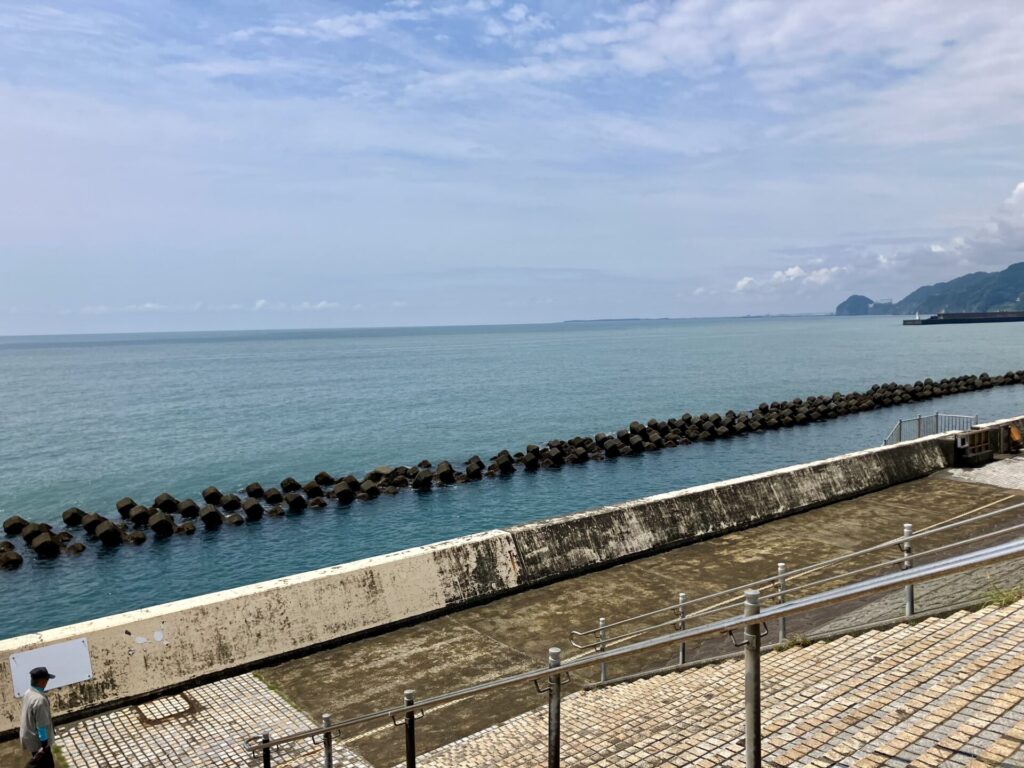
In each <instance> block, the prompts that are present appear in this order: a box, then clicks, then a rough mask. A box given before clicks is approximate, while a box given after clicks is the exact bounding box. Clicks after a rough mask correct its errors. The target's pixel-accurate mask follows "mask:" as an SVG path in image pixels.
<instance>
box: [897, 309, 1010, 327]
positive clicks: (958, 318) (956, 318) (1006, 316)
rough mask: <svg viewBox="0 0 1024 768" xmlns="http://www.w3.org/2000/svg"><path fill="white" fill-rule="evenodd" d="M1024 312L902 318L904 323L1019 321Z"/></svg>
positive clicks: (951, 314) (946, 314)
mask: <svg viewBox="0 0 1024 768" xmlns="http://www.w3.org/2000/svg"><path fill="white" fill-rule="evenodd" d="M1021 321H1024V312H940V313H939V314H937V315H932V316H931V317H925V318H922V317H915V318H913V319H912V320H904V321H903V324H904V325H960V324H963V323H1019V322H1021Z"/></svg>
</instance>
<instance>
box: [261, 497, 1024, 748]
mask: <svg viewBox="0 0 1024 768" xmlns="http://www.w3.org/2000/svg"><path fill="white" fill-rule="evenodd" d="M1017 506H1020V505H1017ZM1021 555H1024V538H1017V539H1014V540H1013V541H1010V542H1005V543H1002V544H997V545H995V546H992V547H987V548H985V549H982V550H978V551H975V552H969V553H966V554H962V555H957V556H954V557H950V558H947V559H945V560H941V561H937V562H932V563H925V564H921V565H916V566H915V567H914V568H912V569H909V570H902V571H898V572H896V573H888V574H883V575H881V576H875V577H873V578H870V579H866V580H864V581H860V582H856V583H853V584H844V585H842V586H838V587H835V588H833V589H830V590H828V591H825V592H820V593H816V594H813V595H808V596H806V597H800V598H796V599H793V600H791V601H789V602H785V603H780V604H778V605H774V606H768V607H765V608H762V606H761V600H760V598H761V595H760V592H759V590H757V589H754V588H751V589H747V590H746V591H745V592H744V597H743V612H742V614H740V615H733V616H730V617H727V618H724V619H719V620H717V621H713V622H710V623H708V624H704V625H702V626H699V627H692V628H688V629H680V630H676V631H674V632H669V633H667V634H664V635H660V636H658V637H654V638H648V639H645V640H640V641H637V642H634V643H632V644H630V645H626V646H624V647H621V648H617V649H614V650H605V651H600V652H597V653H594V654H590V655H582V656H578V657H576V658H574V659H570V660H568V661H562V660H561V657H560V655H561V654H560V651H559V649H558V648H552V649H551V650H550V652H549V659H548V666H547V667H543V668H539V669H533V670H530V671H527V672H520V673H517V674H514V675H508V676H505V677H501V678H496V679H494V680H489V681H487V682H483V683H477V684H476V685H471V686H467V687H465V688H460V689H458V690H455V691H449V692H447V693H442V694H439V695H435V696H429V697H427V698H425V699H422V700H420V701H418V702H416V701H414V700H413V693H412V691H406V692H405V696H404V700H403V704H402V705H401V706H398V707H394V708H391V709H383V710H380V711H377V712H371V713H368V714H365V715H360V716H358V717H352V718H348V719H346V720H343V721H341V722H338V723H333V724H326V725H324V726H323V727H321V728H311V729H308V730H305V731H300V732H298V733H292V734H289V735H287V736H281V737H277V738H271V734H270V733H264V734H263V735H262V736H254V737H251V738H249V739H246V741H245V746H246V748H247V749H249V750H251V751H252V752H253V754H254V755H257V754H261V755H262V758H263V766H264V768H272V756H273V750H274V749H275V748H277V747H280V746H282V745H285V744H290V743H293V742H296V741H300V740H306V739H316V738H317V737H324V736H326V735H327V734H333V733H335V732H337V731H339V730H342V729H344V728H350V727H352V726H356V725H361V724H364V723H369V722H374V721H377V720H387V719H390V720H391V721H392V722H394V723H395V724H396V725H398V724H400V723H404V725H405V738H406V766H408V767H409V768H415V765H416V753H415V723H416V716H417V712H419V713H422V712H423V711H425V710H426V709H427V708H429V707H437V706H439V705H442V704H447V703H450V702H454V701H458V700H460V699H466V698H470V697H472V696H476V695H479V694H482V693H486V692H489V691H494V690H497V689H500V688H506V687H509V686H514V685H523V684H526V683H532V684H534V686H536V687H537V690H538V691H541V692H545V693H547V694H548V766H549V768H555V767H556V766H558V764H559V762H558V761H559V749H560V744H561V735H560V734H561V731H560V699H561V687H562V685H563V684H564V683H565V681H566V680H567V677H566V676H567V675H569V674H571V673H573V672H575V671H577V670H581V669H585V668H587V667H592V666H596V665H600V664H606V663H608V662H610V661H617V660H620V659H624V658H626V657H628V656H633V655H635V654H639V653H644V652H647V651H651V650H655V649H661V648H668V647H671V646H678V645H679V644H680V643H684V642H687V641H694V640H699V639H703V638H708V637H714V636H721V635H725V634H730V635H734V633H736V632H737V631H740V630H742V631H743V638H744V639H743V642H742V643H737V645H742V646H743V648H744V651H743V652H744V658H745V672H744V690H745V696H744V709H745V717H746V733H747V738H746V741H745V744H746V746H745V749H746V756H747V766H748V768H759V766H760V765H761V728H760V716H761V705H760V641H761V638H762V637H763V636H764V633H765V632H766V631H767V622H769V621H772V620H781V619H783V618H788V617H792V616H796V615H799V614H803V613H807V612H809V611H812V610H816V609H819V608H824V607H828V606H831V605H836V604H839V603H842V602H846V601H849V600H855V599H859V598H865V597H870V596H873V595H877V594H881V593H884V592H890V591H892V590H897V589H900V588H904V587H907V586H911V585H914V584H918V583H920V582H922V581H928V580H929V579H934V578H938V577H940V576H947V575H953V574H958V573H963V572H965V571H969V570H972V569H974V568H978V567H980V566H983V565H988V564H992V563H997V562H1002V561H1006V560H1010V559H1013V558H1017V557H1020V556H1021ZM542 682H546V687H544V688H541V683H542ZM324 745H325V749H327V750H329V748H330V747H329V742H326V741H325V742H324ZM324 759H325V765H330V764H331V763H330V760H331V756H330V754H329V751H328V752H327V753H325V758H324Z"/></svg>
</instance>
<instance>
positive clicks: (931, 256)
mask: <svg viewBox="0 0 1024 768" xmlns="http://www.w3.org/2000/svg"><path fill="white" fill-rule="evenodd" d="M822 250H827V251H828V253H827V255H824V256H823V255H818V256H814V257H813V258H808V259H806V260H805V261H804V263H803V264H794V265H792V266H789V267H785V268H783V269H778V270H775V271H773V272H772V273H771V274H770V275H769V276H768V277H766V278H765V279H761V280H759V279H756V278H752V277H744V278H742V279H741V280H740V281H739V282H738V283H737V284H736V287H735V291H736V292H748V293H749V292H750V291H753V290H757V291H760V292H764V293H772V292H776V291H782V290H790V291H797V292H802V291H804V290H812V289H820V288H823V287H825V286H836V288H837V289H840V288H841V289H844V290H847V291H849V292H851V293H853V292H857V293H864V292H867V293H869V295H870V294H874V297H875V298H879V297H881V298H896V299H899V298H901V297H902V295H903V293H906V292H909V291H910V290H913V289H914V288H917V287H918V286H920V285H927V284H932V283H936V282H942V281H944V280H949V279H952V278H954V277H959V276H961V275H963V274H966V273H968V272H978V271H984V272H990V271H999V270H1002V269H1004V268H1006V267H1007V266H1009V265H1010V264H1012V263H1015V262H1018V261H1024V183H1021V184H1018V185H1016V187H1015V188H1014V190H1013V192H1012V193H1011V194H1010V196H1009V197H1007V198H1006V199H1005V200H1004V202H1003V205H1002V207H1001V208H1000V209H999V210H998V211H997V212H996V213H995V214H993V215H992V216H991V217H990V218H989V220H988V221H987V222H985V223H984V224H983V225H981V226H979V227H977V228H975V229H974V230H973V231H971V232H969V233H966V234H959V235H954V236H951V237H949V238H947V239H946V240H943V241H939V242H925V243H922V244H912V245H898V246H895V247H892V248H890V249H889V250H888V251H883V250H878V249H877V248H876V247H867V248H864V247H860V246H858V245H850V246H841V247H838V248H836V247H833V248H828V249H822ZM841 278H843V279H841ZM880 292H881V293H880ZM894 293H895V294H897V295H896V296H893V295H892V294H894Z"/></svg>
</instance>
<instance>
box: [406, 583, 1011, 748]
mask: <svg viewBox="0 0 1024 768" xmlns="http://www.w3.org/2000/svg"><path fill="white" fill-rule="evenodd" d="M762 685H763V695H762V705H763V709H762V711H763V734H764V744H763V754H764V764H765V765H766V766H778V767H779V768H782V767H783V766H865V767H867V766H872V767H876V766H920V767H921V768H924V767H926V766H929V767H931V766H971V768H981V767H982V766H995V765H1002V766H1011V765H1024V763H1022V762H1020V761H1021V760H1024V741H1022V737H1024V602H1018V603H1016V604H1013V605H1011V606H1009V607H1006V608H995V607H988V608H984V609H982V610H980V611H978V612H975V613H967V612H961V613H958V614H954V615H953V616H951V617H949V618H946V619H926V620H924V621H922V622H921V623H919V624H915V625H912V626H907V625H901V626H898V627H896V628H893V629H890V630H887V631H884V632H867V633H865V634H862V635H860V636H857V637H852V636H846V637H843V638H840V639H838V640H835V641H833V642H829V643H816V644H814V645H811V646H808V647H806V648H794V649H789V650H785V651H779V652H773V653H767V654H765V655H764V657H763V660H762ZM742 702H743V662H742V661H739V660H738V661H728V662H723V663H721V664H718V665H714V666H707V667H703V668H699V669H693V670H689V671H686V672H679V673H675V674H671V675H665V676H662V677H654V678H649V679H646V680H640V681H637V682H634V683H628V684H623V685H618V686H613V687H611V688H605V689H602V690H597V691H586V692H581V693H576V694H574V695H572V696H569V697H567V698H566V699H565V700H564V701H563V703H562V765H564V766H567V767H569V766H595V767H602V768H603V767H610V766H630V767H633V766H635V767H637V768H643V767H645V766H651V767H653V766H663V765H673V766H697V767H698V768H717V767H718V766H743V765H744V754H743V738H742V737H743V728H744V720H743V709H742V707H743V704H742ZM546 718H547V714H546V710H543V709H542V710H537V711H533V712H530V713H527V714H525V715H521V716H519V717H516V718H514V719H512V720H509V721H508V722H505V723H502V724H501V725H498V726H495V727H492V728H490V729H488V730H486V731H483V732H482V733H479V734H475V735H473V736H470V737H467V738H464V739H462V740H460V741H458V742H455V743H453V744H450V745H448V746H446V747H442V748H440V749H438V750H435V751H433V752H431V753H430V754H427V755H423V756H422V757H421V758H420V759H419V761H418V764H419V765H421V766H425V767H427V768H442V767H445V768H447V767H449V766H451V767H452V768H454V767H456V766H457V767H458V768H474V767H477V766H502V767H503V768H527V766H529V768H534V766H538V765H543V764H544V763H545V760H546V751H545V748H546V734H547V731H546V727H547V719H546Z"/></svg>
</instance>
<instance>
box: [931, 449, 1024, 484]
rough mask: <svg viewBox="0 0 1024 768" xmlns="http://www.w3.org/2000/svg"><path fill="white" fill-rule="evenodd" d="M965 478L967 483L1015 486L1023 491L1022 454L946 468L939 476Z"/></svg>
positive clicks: (1023, 466)
mask: <svg viewBox="0 0 1024 768" xmlns="http://www.w3.org/2000/svg"><path fill="white" fill-rule="evenodd" d="M942 475H945V476H947V477H951V478H954V479H956V480H966V481H967V482H969V483H984V484H986V485H998V486H999V487H1000V488H1015V489H1017V490H1019V491H1024V456H1011V457H1010V458H1008V459H1002V460H1001V461H994V462H992V463H991V464H986V465H985V466H983V467H975V468H973V469H956V468H954V469H947V470H946V471H945V472H942V473H940V474H939V476H940V477H941V476H942Z"/></svg>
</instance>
